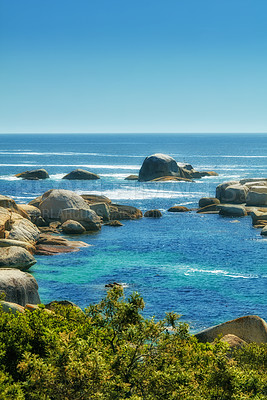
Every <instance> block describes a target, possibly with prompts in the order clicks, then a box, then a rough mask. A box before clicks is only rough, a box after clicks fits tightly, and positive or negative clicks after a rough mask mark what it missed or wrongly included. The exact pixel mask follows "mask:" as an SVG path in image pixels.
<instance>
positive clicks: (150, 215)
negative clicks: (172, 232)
mask: <svg viewBox="0 0 267 400" xmlns="http://www.w3.org/2000/svg"><path fill="white" fill-rule="evenodd" d="M144 217H146V218H160V217H162V213H161V212H160V210H157V209H155V210H148V211H146V212H145V213H144Z"/></svg>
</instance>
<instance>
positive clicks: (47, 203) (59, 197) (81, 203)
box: [38, 189, 89, 219]
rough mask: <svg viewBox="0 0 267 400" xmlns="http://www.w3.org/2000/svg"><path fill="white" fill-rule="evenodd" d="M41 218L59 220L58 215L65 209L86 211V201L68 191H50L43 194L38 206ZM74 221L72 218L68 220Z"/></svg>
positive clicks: (87, 207)
mask: <svg viewBox="0 0 267 400" xmlns="http://www.w3.org/2000/svg"><path fill="white" fill-rule="evenodd" d="M38 208H39V209H40V210H41V215H42V217H43V218H45V219H46V218H48V219H50V218H51V219H60V213H61V211H62V210H64V209H66V208H78V209H79V208H81V209H88V210H89V206H88V204H87V203H86V201H85V200H84V199H83V198H82V197H81V196H79V195H78V194H77V193H74V192H72V191H70V190H65V189H51V190H49V191H48V192H45V193H44V194H43V195H42V197H41V199H40V203H39V205H38ZM68 219H74V218H68Z"/></svg>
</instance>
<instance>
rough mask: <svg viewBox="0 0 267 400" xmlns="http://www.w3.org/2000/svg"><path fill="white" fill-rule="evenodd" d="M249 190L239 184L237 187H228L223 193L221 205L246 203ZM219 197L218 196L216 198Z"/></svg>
mask: <svg viewBox="0 0 267 400" xmlns="http://www.w3.org/2000/svg"><path fill="white" fill-rule="evenodd" d="M247 194H248V188H247V187H246V186H242V185H240V184H239V183H238V184H236V185H229V186H227V187H226V188H225V189H224V191H222V192H221V198H220V201H221V203H231V204H242V203H245V202H246V197H247ZM216 197H217V196H216Z"/></svg>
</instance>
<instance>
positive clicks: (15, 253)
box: [0, 246, 36, 273]
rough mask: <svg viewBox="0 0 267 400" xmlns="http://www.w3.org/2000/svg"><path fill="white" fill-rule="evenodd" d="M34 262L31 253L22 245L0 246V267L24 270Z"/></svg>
mask: <svg viewBox="0 0 267 400" xmlns="http://www.w3.org/2000/svg"><path fill="white" fill-rule="evenodd" d="M35 263H36V260H35V258H34V257H33V255H32V254H31V253H30V252H29V251H28V250H26V249H24V248H23V247H19V246H10V247H0V268H17V269H20V270H21V271H26V270H28V269H29V268H30V267H31V266H32V265H34V264H35ZM0 273H2V270H1V271H0Z"/></svg>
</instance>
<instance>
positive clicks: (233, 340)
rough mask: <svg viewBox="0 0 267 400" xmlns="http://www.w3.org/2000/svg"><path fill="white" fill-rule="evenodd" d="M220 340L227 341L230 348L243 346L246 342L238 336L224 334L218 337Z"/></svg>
mask: <svg viewBox="0 0 267 400" xmlns="http://www.w3.org/2000/svg"><path fill="white" fill-rule="evenodd" d="M220 341H221V342H223V343H227V344H228V345H229V347H230V349H240V348H241V347H243V346H245V345H246V344H247V342H245V341H244V340H242V339H240V337H238V336H236V335H231V334H228V335H225V336H223V337H222V338H221V339H220Z"/></svg>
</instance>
